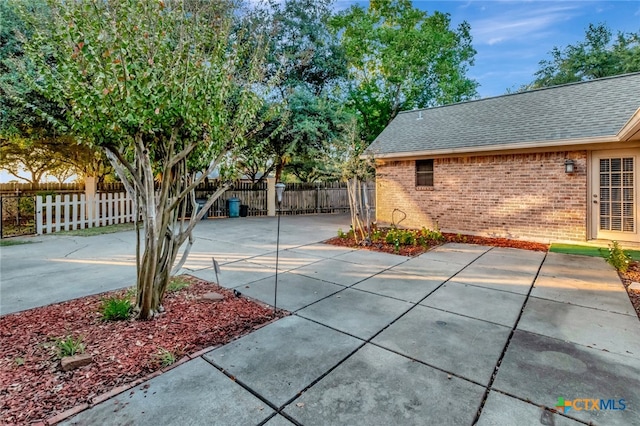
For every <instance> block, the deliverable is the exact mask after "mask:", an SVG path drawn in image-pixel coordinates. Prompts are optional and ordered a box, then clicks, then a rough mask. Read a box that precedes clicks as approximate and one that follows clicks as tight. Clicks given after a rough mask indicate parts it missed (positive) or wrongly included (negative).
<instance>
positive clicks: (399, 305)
mask: <svg viewBox="0 0 640 426" xmlns="http://www.w3.org/2000/svg"><path fill="white" fill-rule="evenodd" d="M411 306H412V304H411V303H408V302H403V301H400V300H396V299H391V298H389V297H383V296H378V295H376V294H371V293H366V292H363V291H359V290H353V289H346V290H344V291H341V292H340V293H337V294H334V295H333V296H331V297H328V298H326V299H324V300H321V301H320V302H318V303H315V304H313V305H311V306H308V307H306V308H304V309H302V310H300V311H298V312H297V314H298V315H300V316H302V317H304V318H308V319H310V320H313V321H317V322H319V323H321V324H325V325H327V326H329V327H332V328H335V329H336V330H340V331H344V332H345V333H349V334H351V335H353V336H356V337H359V338H361V339H363V340H367V339H370V338H371V337H373V336H374V335H375V334H376V333H378V332H379V331H380V330H382V329H383V328H384V327H386V326H387V325H389V323H390V322H391V321H393V320H395V319H396V318H398V317H399V316H400V315H402V314H403V313H404V312H406V311H407V310H408V309H409V308H411Z"/></svg>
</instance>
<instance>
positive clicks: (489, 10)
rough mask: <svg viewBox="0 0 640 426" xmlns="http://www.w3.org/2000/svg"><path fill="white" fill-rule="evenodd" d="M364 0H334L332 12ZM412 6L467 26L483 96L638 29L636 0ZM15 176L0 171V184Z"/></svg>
mask: <svg viewBox="0 0 640 426" xmlns="http://www.w3.org/2000/svg"><path fill="white" fill-rule="evenodd" d="M352 4H359V5H362V6H365V7H366V6H367V5H368V2H367V1H358V0H337V1H336V3H335V5H334V7H335V9H336V10H338V11H339V10H342V9H346V8H348V7H349V6H350V5H352ZM413 4H414V6H415V7H417V8H419V9H422V10H426V11H427V12H428V13H429V14H431V13H433V12H434V11H436V10H437V11H439V12H444V13H448V14H449V15H451V24H452V27H456V26H457V25H458V24H460V23H461V22H463V21H467V22H468V23H469V25H470V26H471V35H472V36H473V47H474V48H475V49H476V51H477V53H476V56H475V64H474V65H473V66H472V67H470V68H469V72H468V76H469V77H471V78H472V79H474V80H476V81H477V82H478V83H479V84H480V86H479V87H478V94H479V95H480V97H483V98H486V97H491V96H498V95H502V94H504V93H506V91H507V89H518V88H519V87H520V86H522V85H524V84H527V83H530V82H532V81H533V80H534V73H535V72H536V71H537V70H538V68H539V66H538V64H539V62H540V61H541V60H542V59H546V58H549V55H548V53H549V51H551V49H553V47H554V46H558V47H560V48H563V47H565V46H567V45H568V44H575V43H576V42H579V41H582V40H584V34H585V30H586V28H587V27H588V26H589V23H593V24H598V23H605V24H606V25H607V26H608V27H609V28H610V29H611V30H612V31H613V32H614V34H615V33H617V32H618V31H623V32H638V31H640V0H628V1H602V0H599V1H596V0H594V1H539V0H528V1H508V0H493V1H482V0H477V1H476V0H464V1H456V0H449V1H424V0H414V1H413ZM11 179H15V178H13V177H12V176H10V175H8V174H7V173H6V172H4V171H0V182H7V181H9V180H11Z"/></svg>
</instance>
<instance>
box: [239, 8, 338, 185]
mask: <svg viewBox="0 0 640 426" xmlns="http://www.w3.org/2000/svg"><path fill="white" fill-rule="evenodd" d="M254 15H255V17H254V21H255V25H256V31H258V32H261V33H264V34H265V35H268V39H269V53H268V63H267V72H268V73H269V74H270V75H273V76H277V77H278V82H277V84H276V85H275V87H274V92H273V94H272V96H271V97H270V103H271V104H272V106H273V108H272V109H271V110H265V112H264V113H263V115H262V117H263V120H264V121H265V126H264V127H263V128H262V129H260V130H259V131H257V132H255V133H254V134H253V135H252V138H251V144H250V146H249V147H248V148H249V149H247V150H245V151H243V152H242V155H241V161H242V164H243V166H244V167H243V168H244V170H245V173H246V174H248V175H250V176H256V175H257V173H258V172H263V173H264V175H267V174H269V173H270V172H272V171H275V178H276V180H278V181H279V180H281V178H282V175H283V173H288V174H290V175H293V176H294V177H295V178H296V179H298V180H300V181H304V182H313V181H316V180H327V179H336V178H337V177H338V176H339V171H338V170H337V166H336V163H337V161H336V150H335V149H334V145H335V142H336V140H337V139H339V138H340V137H341V134H342V126H343V125H344V124H345V123H347V122H348V121H349V120H350V116H349V114H347V113H346V112H345V109H344V108H343V106H342V105H341V103H340V102H339V101H338V100H337V99H336V96H335V93H336V91H337V89H338V88H339V86H340V84H341V82H342V81H343V79H344V77H345V76H346V74H347V68H346V59H345V56H344V52H343V50H342V47H341V46H340V44H339V43H338V40H337V37H336V36H334V35H332V34H331V33H330V32H329V31H328V28H327V25H326V23H327V21H328V20H329V19H330V16H331V1H329V0H287V1H284V2H282V3H280V2H271V3H270V5H269V8H268V9H265V10H259V11H258V12H256V13H255V14H254ZM273 111H277V112H276V113H275V114H273V113H272V112H273Z"/></svg>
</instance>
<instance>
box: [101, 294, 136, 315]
mask: <svg viewBox="0 0 640 426" xmlns="http://www.w3.org/2000/svg"><path fill="white" fill-rule="evenodd" d="M132 309H133V306H132V305H131V301H130V300H129V299H127V298H118V297H111V298H109V299H104V300H103V301H102V305H101V306H100V313H101V314H102V319H103V320H104V321H120V320H126V319H129V317H130V316H131V311H132Z"/></svg>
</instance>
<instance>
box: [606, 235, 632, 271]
mask: <svg viewBox="0 0 640 426" xmlns="http://www.w3.org/2000/svg"><path fill="white" fill-rule="evenodd" d="M606 260H607V263H608V264H609V265H611V266H613V267H614V268H616V270H618V271H619V272H623V273H624V272H627V270H628V269H629V263H630V262H631V256H629V255H628V254H627V253H626V252H625V251H624V250H622V247H621V246H620V243H618V242H617V241H612V242H611V244H609V254H608V256H607V257H606Z"/></svg>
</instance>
